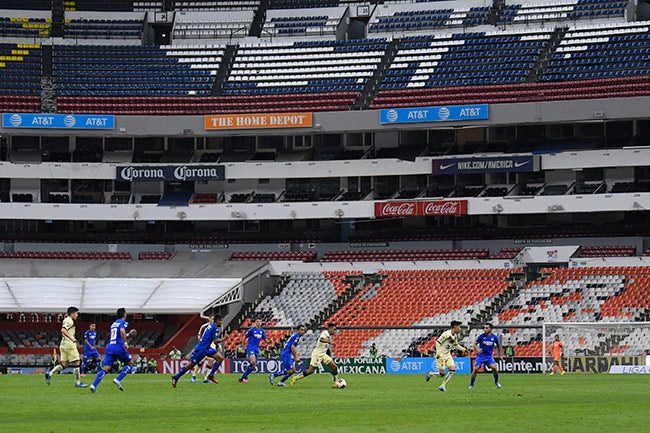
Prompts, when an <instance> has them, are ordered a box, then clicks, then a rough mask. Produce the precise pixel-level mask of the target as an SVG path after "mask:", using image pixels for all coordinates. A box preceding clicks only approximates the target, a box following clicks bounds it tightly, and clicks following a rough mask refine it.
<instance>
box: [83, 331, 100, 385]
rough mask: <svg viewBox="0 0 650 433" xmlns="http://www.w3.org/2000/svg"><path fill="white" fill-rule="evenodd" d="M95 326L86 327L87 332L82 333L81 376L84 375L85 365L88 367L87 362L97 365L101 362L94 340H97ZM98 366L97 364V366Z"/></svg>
mask: <svg viewBox="0 0 650 433" xmlns="http://www.w3.org/2000/svg"><path fill="white" fill-rule="evenodd" d="M96 327H97V325H95V324H94V323H91V324H90V325H89V326H88V330H87V331H86V332H85V333H84V358H83V360H82V361H81V375H82V376H85V375H86V365H88V361H89V360H91V359H92V360H94V361H95V363H98V362H99V361H100V360H101V356H99V352H98V351H97V345H96V344H95V340H96V339H97V331H96V330H95V328H96ZM97 366H99V364H97Z"/></svg>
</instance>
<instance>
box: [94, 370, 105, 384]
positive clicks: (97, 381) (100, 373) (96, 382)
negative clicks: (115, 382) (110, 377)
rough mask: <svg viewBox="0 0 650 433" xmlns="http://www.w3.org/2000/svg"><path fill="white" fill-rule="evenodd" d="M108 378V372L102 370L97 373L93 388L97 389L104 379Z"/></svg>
mask: <svg viewBox="0 0 650 433" xmlns="http://www.w3.org/2000/svg"><path fill="white" fill-rule="evenodd" d="M104 376H106V371H105V370H104V369H103V368H102V369H101V370H99V373H97V377H95V381H94V382H93V386H94V387H95V388H97V387H98V386H99V382H101V381H102V379H103V378H104Z"/></svg>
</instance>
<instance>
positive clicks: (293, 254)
mask: <svg viewBox="0 0 650 433" xmlns="http://www.w3.org/2000/svg"><path fill="white" fill-rule="evenodd" d="M230 260H281V261H286V260H293V261H300V262H313V261H315V260H316V252H315V251H238V252H234V253H232V255H231V256H230Z"/></svg>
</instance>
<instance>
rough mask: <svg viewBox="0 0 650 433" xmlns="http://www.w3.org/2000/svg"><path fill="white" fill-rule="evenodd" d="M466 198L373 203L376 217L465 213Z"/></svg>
mask: <svg viewBox="0 0 650 433" xmlns="http://www.w3.org/2000/svg"><path fill="white" fill-rule="evenodd" d="M466 214H467V200H435V201H387V202H377V203H375V216H376V217H409V216H435V215H466Z"/></svg>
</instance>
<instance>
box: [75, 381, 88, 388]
mask: <svg viewBox="0 0 650 433" xmlns="http://www.w3.org/2000/svg"><path fill="white" fill-rule="evenodd" d="M74 387H75V388H88V385H86V384H85V383H81V382H79V383H75V384H74Z"/></svg>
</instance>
